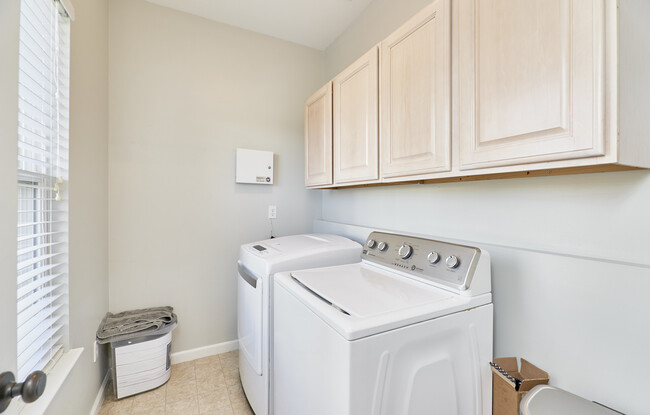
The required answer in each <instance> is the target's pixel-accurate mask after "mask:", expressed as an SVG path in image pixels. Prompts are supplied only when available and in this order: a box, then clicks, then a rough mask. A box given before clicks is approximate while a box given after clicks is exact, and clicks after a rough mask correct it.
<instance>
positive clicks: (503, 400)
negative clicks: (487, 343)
mask: <svg viewBox="0 0 650 415" xmlns="http://www.w3.org/2000/svg"><path fill="white" fill-rule="evenodd" d="M494 363H496V364H497V365H499V366H500V367H501V369H503V370H504V371H506V372H507V373H508V375H510V376H511V377H513V378H517V381H515V380H513V379H509V378H508V377H507V376H505V375H504V374H502V373H499V371H498V370H496V369H495V368H494V367H492V415H518V414H519V402H521V398H522V397H523V396H524V395H525V394H526V392H528V391H529V390H531V389H532V388H533V387H534V386H537V385H546V384H548V373H546V372H544V371H543V370H542V369H540V368H538V367H537V366H535V365H533V364H532V363H530V362H528V361H527V360H526V359H521V369H520V368H519V366H518V365H517V358H516V357H502V358H498V359H494ZM518 380H521V382H519V381H518ZM517 383H519V388H518V389H517Z"/></svg>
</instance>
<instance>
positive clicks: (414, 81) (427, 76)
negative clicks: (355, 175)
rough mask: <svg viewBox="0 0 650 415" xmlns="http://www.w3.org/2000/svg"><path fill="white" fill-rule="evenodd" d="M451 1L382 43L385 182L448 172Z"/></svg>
mask: <svg viewBox="0 0 650 415" xmlns="http://www.w3.org/2000/svg"><path fill="white" fill-rule="evenodd" d="M450 49H451V44H450V2H449V0H436V1H434V2H433V3H432V4H431V5H429V6H427V7H426V8H424V9H423V10H422V11H421V12H420V13H418V14H417V15H415V16H414V17H413V18H412V19H410V20H409V21H408V22H407V23H406V24H404V25H403V26H402V27H400V28H399V29H398V30H397V31H395V32H394V33H393V34H391V35H390V36H389V37H388V38H386V40H384V41H383V42H382V43H381V73H380V78H381V80H380V90H379V91H380V96H381V99H380V106H381V110H380V113H381V116H380V125H381V129H380V141H381V161H382V165H381V172H382V177H386V178H390V177H399V176H408V175H417V174H426V173H434V172H440V171H448V170H449V169H450V141H451V137H450V122H451V119H450V117H451V116H450V105H451V102H450V90H451V79H450V70H451V67H450V60H451V51H450Z"/></svg>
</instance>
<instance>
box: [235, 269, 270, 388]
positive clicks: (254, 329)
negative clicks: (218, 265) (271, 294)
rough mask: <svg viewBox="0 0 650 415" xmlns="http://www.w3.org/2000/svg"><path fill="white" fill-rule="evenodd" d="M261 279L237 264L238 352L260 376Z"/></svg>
mask: <svg viewBox="0 0 650 415" xmlns="http://www.w3.org/2000/svg"><path fill="white" fill-rule="evenodd" d="M262 282H263V281H262V278H260V277H258V276H255V275H252V274H251V273H250V272H248V270H247V269H246V268H244V267H243V266H242V264H241V263H238V264H237V336H238V337H239V350H240V353H242V354H243V356H244V357H245V359H246V361H247V362H248V363H249V364H250V365H251V367H252V368H253V370H254V371H255V373H257V374H258V375H260V376H261V375H262V321H263V320H262V302H263V298H264V297H263V287H262V285H263V284H262Z"/></svg>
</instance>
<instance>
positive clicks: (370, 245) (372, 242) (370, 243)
mask: <svg viewBox="0 0 650 415" xmlns="http://www.w3.org/2000/svg"><path fill="white" fill-rule="evenodd" d="M366 245H368V248H370V249H375V247H376V246H377V241H375V240H374V239H368V243H367V244H366Z"/></svg>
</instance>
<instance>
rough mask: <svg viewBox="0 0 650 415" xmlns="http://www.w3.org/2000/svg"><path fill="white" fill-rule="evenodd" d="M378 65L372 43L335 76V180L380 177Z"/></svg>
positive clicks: (351, 180)
mask: <svg viewBox="0 0 650 415" xmlns="http://www.w3.org/2000/svg"><path fill="white" fill-rule="evenodd" d="M378 65H379V62H378V50H377V48H376V47H375V48H373V49H372V50H370V51H369V52H368V53H366V54H365V55H364V56H362V57H361V58H360V59H358V60H357V61H356V62H355V63H353V64H352V65H350V67H348V68H347V69H346V70H344V71H343V72H341V73H340V74H339V75H338V76H337V77H336V78H334V82H333V99H334V183H335V184H336V183H350V182H355V181H368V180H375V179H378V178H379V159H378V146H379V142H378V134H377V129H378V125H377V119H378V111H379V109H378V97H379V90H378V88H379V85H378V76H379V68H378Z"/></svg>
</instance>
